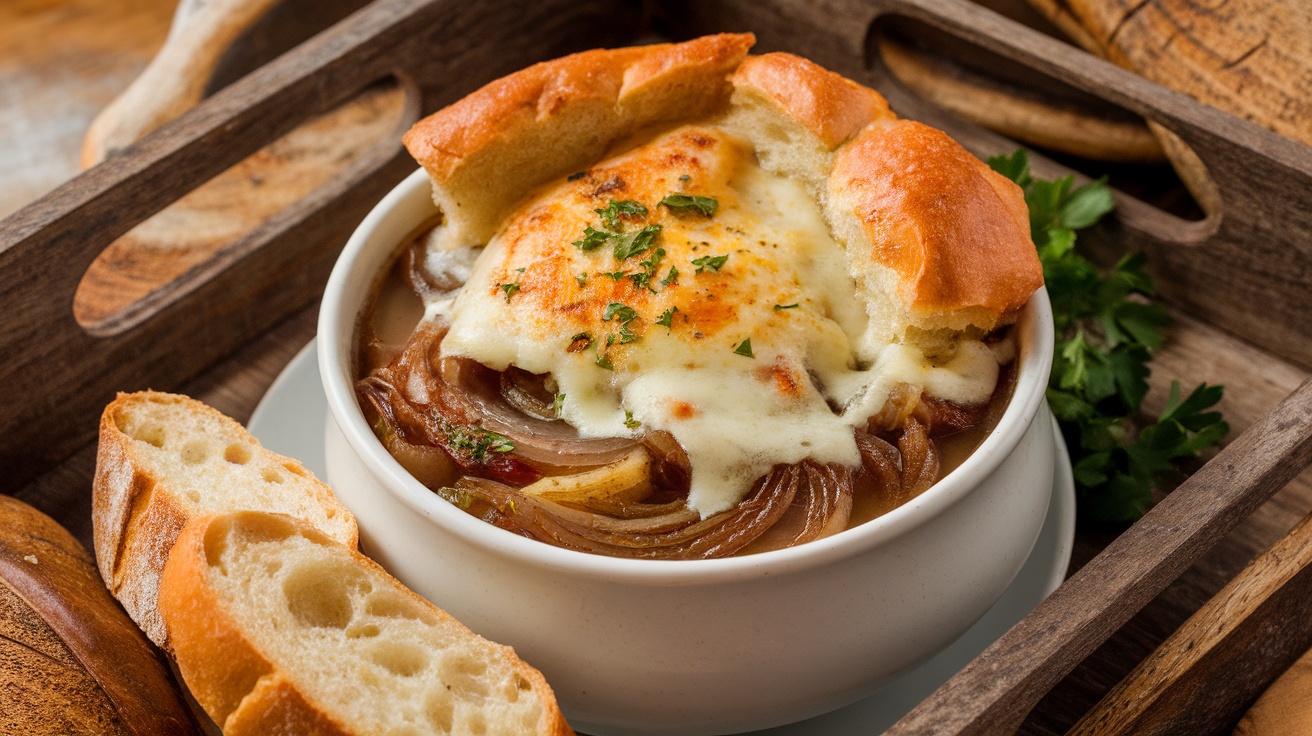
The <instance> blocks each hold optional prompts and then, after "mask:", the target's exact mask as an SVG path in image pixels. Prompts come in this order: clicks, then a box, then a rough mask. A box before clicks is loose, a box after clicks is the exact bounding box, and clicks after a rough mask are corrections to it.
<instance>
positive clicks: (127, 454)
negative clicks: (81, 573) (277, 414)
mask: <svg viewBox="0 0 1312 736" xmlns="http://www.w3.org/2000/svg"><path fill="white" fill-rule="evenodd" d="M239 509H258V510H263V511H275V512H279V513H284V514H289V515H291V516H295V517H297V518H300V519H304V520H306V521H307V522H309V523H310V524H312V525H313V526H315V527H316V528H318V529H321V530H323V532H324V533H325V534H327V535H328V536H330V537H332V538H333V539H336V540H337V541H339V542H341V543H343V544H345V545H348V546H351V547H354V546H355V545H356V544H357V541H358V535H359V532H358V530H357V529H356V525H355V517H354V516H352V515H351V512H350V511H348V510H347V509H346V507H345V506H343V505H342V504H341V503H340V502H338V501H337V499H336V498H335V497H334V496H333V493H332V491H331V490H329V489H328V487H327V486H325V485H324V484H323V483H321V482H319V481H318V480H317V479H316V478H315V477H314V475H313V474H311V473H310V472H309V471H308V470H306V469H305V467H304V466H302V465H301V464H300V463H299V462H297V461H295V460H292V459H290V458H286V457H283V456H281V455H278V454H276V453H273V452H270V451H268V450H265V449H264V448H262V447H260V443H259V441H258V440H256V439H255V438H254V437H252V436H251V435H250V433H248V432H247V431H246V430H245V429H244V428H242V426H241V425H240V424H238V423H237V422H235V421H233V420H231V419H229V418H228V417H226V416H224V415H223V414H221V413H219V412H218V411H216V410H215V409H213V408H211V407H209V406H206V405H205V404H203V403H201V402H199V401H196V400H194V399H189V398H187V397H185V396H177V395H173V394H164V393H156V392H153V391H146V392H142V393H135V394H119V397H118V398H117V399H115V400H114V401H113V402H112V403H111V404H110V405H109V406H107V407H105V412H104V414H103V415H102V416H101V418H100V447H99V454H98V455H97V457H96V476H95V485H94V495H93V499H92V521H93V523H94V527H95V528H94V541H95V547H96V564H97V566H98V567H99V568H100V575H101V577H102V578H104V580H105V585H107V586H108V587H109V590H110V592H111V593H113V594H114V597H115V598H117V599H118V600H119V602H120V603H122V604H123V608H124V609H126V610H127V612H128V615H129V616H131V617H132V620H133V621H135V622H136V623H137V625H138V626H140V627H141V629H142V630H143V631H145V632H146V636H148V637H150V640H151V641H153V642H155V643H156V644H158V645H159V646H160V647H163V648H164V649H165V650H169V651H171V647H170V645H169V641H168V633H167V631H166V630H165V628H164V624H163V622H161V621H160V618H159V613H158V611H156V608H155V601H156V598H157V595H158V593H157V590H158V586H159V575H160V572H161V571H162V570H163V569H164V561H165V560H166V559H168V554H169V550H170V549H172V548H173V542H174V540H176V539H177V537H178V533H179V532H180V531H181V530H182V527H183V525H185V524H186V523H187V521H188V520H189V519H191V518H192V517H195V516H202V515H211V514H216V513H223V512H226V511H236V510H239Z"/></svg>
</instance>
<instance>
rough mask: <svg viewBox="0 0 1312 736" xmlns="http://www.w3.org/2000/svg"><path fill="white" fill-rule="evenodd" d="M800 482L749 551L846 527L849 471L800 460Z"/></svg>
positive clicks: (850, 482)
mask: <svg viewBox="0 0 1312 736" xmlns="http://www.w3.org/2000/svg"><path fill="white" fill-rule="evenodd" d="M797 467H800V468H801V471H802V477H801V482H800V483H799V485H798V491H797V494H796V495H795V496H794V497H793V503H792V504H791V505H790V506H789V508H788V511H787V512H786V513H785V514H784V515H783V517H781V518H780V519H779V521H778V522H777V523H776V524H775V525H774V526H772V527H770V529H769V530H768V531H766V532H765V533H764V534H762V535H761V537H760V538H759V539H758V540H757V541H755V542H754V543H753V544H752V546H751V549H750V551H752V552H765V551H767V550H772V549H783V548H785V547H791V546H793V545H796V544H801V543H803V542H810V541H813V540H816V539H820V538H822V537H827V536H829V535H830V534H836V533H838V532H840V531H842V530H843V529H845V528H846V527H847V521H848V518H849V517H850V516H851V514H852V488H853V478H852V470H851V469H850V468H845V467H843V466H842V465H821V464H820V463H817V462H814V461H812V460H804V461H802V462H801V463H800V465H799V466H797Z"/></svg>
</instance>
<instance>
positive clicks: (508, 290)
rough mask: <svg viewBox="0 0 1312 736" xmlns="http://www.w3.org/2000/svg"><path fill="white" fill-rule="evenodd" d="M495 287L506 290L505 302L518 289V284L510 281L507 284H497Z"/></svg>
mask: <svg viewBox="0 0 1312 736" xmlns="http://www.w3.org/2000/svg"><path fill="white" fill-rule="evenodd" d="M497 288H498V289H500V290H502V291H504V292H506V303H507V304H509V303H510V297H512V296H514V295H515V293H516V292H518V291H519V284H517V283H514V282H511V283H508V284H497Z"/></svg>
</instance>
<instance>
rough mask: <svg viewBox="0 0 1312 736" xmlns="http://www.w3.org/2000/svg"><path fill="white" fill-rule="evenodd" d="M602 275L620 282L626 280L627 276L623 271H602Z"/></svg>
mask: <svg viewBox="0 0 1312 736" xmlns="http://www.w3.org/2000/svg"><path fill="white" fill-rule="evenodd" d="M601 275H602V276H609V277H610V278H611V281H619V280H620V279H622V278H624V275H625V274H624V272H623V271H602V272H601Z"/></svg>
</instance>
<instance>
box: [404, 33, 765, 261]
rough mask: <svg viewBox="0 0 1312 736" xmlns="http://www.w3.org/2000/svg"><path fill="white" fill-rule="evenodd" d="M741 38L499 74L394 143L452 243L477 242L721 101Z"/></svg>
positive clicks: (748, 40)
mask: <svg viewBox="0 0 1312 736" xmlns="http://www.w3.org/2000/svg"><path fill="white" fill-rule="evenodd" d="M754 42H755V38H754V37H753V36H752V35H751V34H721V35H718V36H707V37H704V38H700V39H697V40H696V41H690V42H687V43H683V44H657V45H653V46H640V47H633V48H623V49H608V50H594V51H585V52H582V53H578V54H573V55H571V56H566V57H563V58H560V59H556V60H554V61H546V62H542V63H540V64H534V65H533V66H530V67H528V68H526V69H523V70H521V71H518V72H515V73H514V74H511V75H509V76H506V77H502V78H501V79H498V80H496V81H494V82H491V83H490V84H488V85H486V86H484V87H482V88H481V89H479V90H477V91H475V92H473V93H472V94H470V95H469V96H467V97H465V98H464V99H462V100H460V101H459V102H456V103H454V104H452V105H450V106H449V107H446V108H444V109H442V110H440V111H438V112H437V113H435V114H433V115H430V116H429V117H427V118H424V119H423V120H421V121H419V122H418V123H416V124H415V125H414V127H412V128H411V129H410V130H409V131H408V132H406V134H405V136H404V138H403V142H404V143H405V146H406V148H407V149H408V150H409V151H410V153H411V155H413V156H414V157H415V159H416V160H417V161H418V162H419V163H420V164H422V165H423V167H424V169H425V170H426V171H428V173H429V176H430V177H432V179H433V182H434V192H433V195H434V199H435V200H436V202H437V204H438V206H439V207H441V208H442V211H443V214H444V216H445V218H446V225H447V232H448V233H449V235H450V238H451V239H452V242H451V246H452V247H456V246H463V245H473V244H480V243H483V242H486V241H487V239H488V238H490V237H491V236H492V234H493V233H494V232H495V231H496V229H497V226H498V225H499V223H500V220H501V218H502V217H504V216H505V214H506V213H507V212H508V211H509V209H510V208H511V207H512V206H513V205H514V204H515V203H516V202H517V201H518V200H519V199H520V198H521V197H522V196H523V195H524V193H525V192H527V191H529V190H531V189H533V188H535V187H537V186H539V185H541V184H543V183H545V182H547V181H549V180H551V179H554V178H559V177H562V176H565V175H567V174H570V173H573V172H574V171H577V170H579V169H581V168H586V167H587V166H590V165H592V164H594V163H596V162H597V161H599V160H600V159H601V158H602V156H603V155H604V154H605V152H606V150H607V149H608V148H609V147H610V146H611V145H612V144H614V143H615V142H616V141H617V140H619V139H621V138H624V137H626V136H629V135H631V134H633V133H634V132H636V131H638V130H640V129H642V128H644V127H648V126H651V125H656V124H661V123H667V122H670V121H672V120H675V119H678V118H681V117H683V116H692V117H698V118H701V117H707V116H710V115H711V114H713V113H715V112H716V111H717V110H719V109H721V108H723V107H724V105H726V104H727V103H728V97H729V91H730V85H729V83H728V81H727V75H728V74H729V73H730V72H731V71H733V69H734V68H735V67H737V65H738V63H739V62H740V61H741V60H742V58H743V57H744V56H746V54H747V49H748V48H750V47H751V45H752V43H754Z"/></svg>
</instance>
